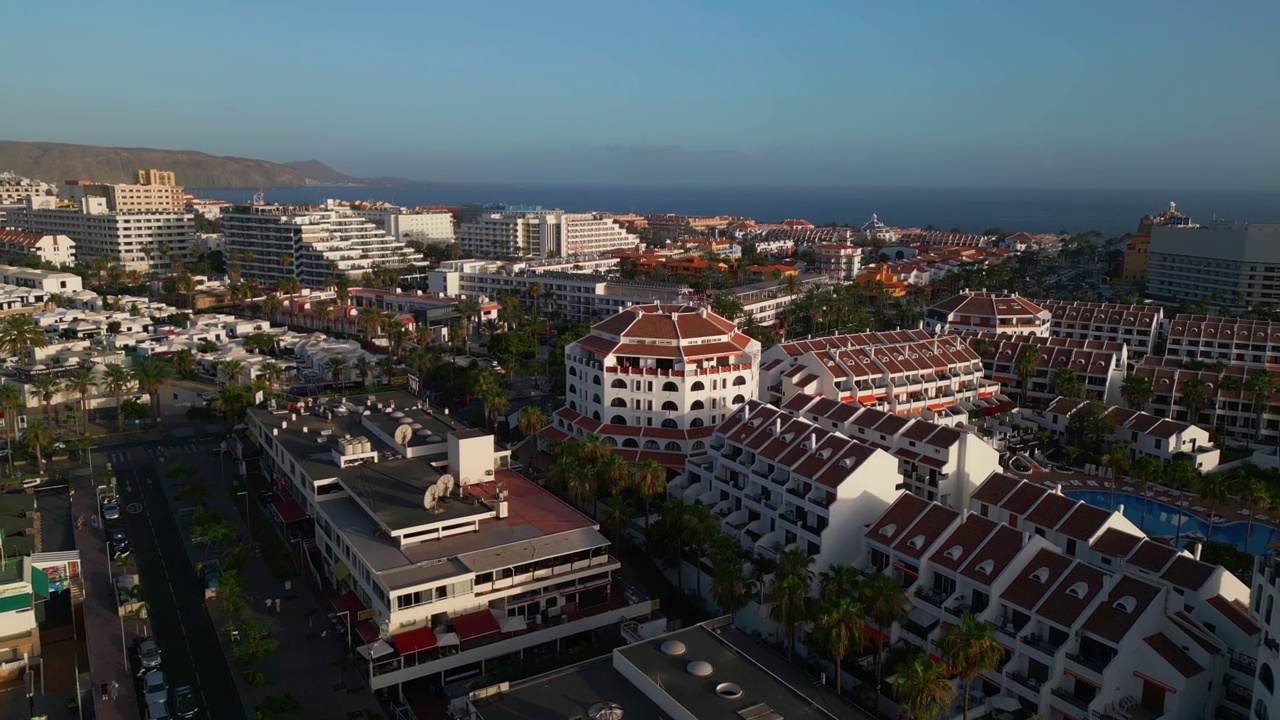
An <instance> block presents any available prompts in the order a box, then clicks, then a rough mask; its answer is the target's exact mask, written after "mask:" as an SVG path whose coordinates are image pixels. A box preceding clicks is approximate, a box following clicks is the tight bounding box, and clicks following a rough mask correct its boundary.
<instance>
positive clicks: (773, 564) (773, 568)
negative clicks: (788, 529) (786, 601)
mask: <svg viewBox="0 0 1280 720" xmlns="http://www.w3.org/2000/svg"><path fill="white" fill-rule="evenodd" d="M748 560H750V562H751V580H752V581H753V582H754V583H755V584H756V592H757V593H759V598H758V599H757V600H756V602H758V603H760V604H761V605H764V588H765V585H766V584H767V581H768V579H769V578H770V577H771V576H772V575H773V574H774V573H776V572H777V571H778V561H777V560H776V559H774V557H773V556H772V555H767V554H765V553H755V554H754V555H751V556H750V557H749V558H748Z"/></svg>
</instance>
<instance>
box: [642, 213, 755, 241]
mask: <svg viewBox="0 0 1280 720" xmlns="http://www.w3.org/2000/svg"><path fill="white" fill-rule="evenodd" d="M745 219H746V218H739V217H731V216H729V215H712V216H699V215H679V214H676V213H657V214H653V215H645V216H644V220H645V223H646V226H647V227H648V228H649V229H650V230H652V231H653V232H655V233H657V234H658V235H660V236H662V237H663V238H666V239H667V240H678V239H680V238H681V237H685V236H689V235H706V234H708V233H713V232H716V231H717V230H726V229H727V228H728V227H729V226H730V225H733V224H735V223H738V222H741V221H743V220H745Z"/></svg>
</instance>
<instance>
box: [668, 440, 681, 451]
mask: <svg viewBox="0 0 1280 720" xmlns="http://www.w3.org/2000/svg"><path fill="white" fill-rule="evenodd" d="M666 449H667V450H669V451H671V452H680V443H678V442H676V441H675V440H668V441H667V448H666Z"/></svg>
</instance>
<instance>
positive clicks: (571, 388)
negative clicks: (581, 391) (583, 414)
mask: <svg viewBox="0 0 1280 720" xmlns="http://www.w3.org/2000/svg"><path fill="white" fill-rule="evenodd" d="M569 394H570V395H577V394H578V386H577V385H570V386H569Z"/></svg>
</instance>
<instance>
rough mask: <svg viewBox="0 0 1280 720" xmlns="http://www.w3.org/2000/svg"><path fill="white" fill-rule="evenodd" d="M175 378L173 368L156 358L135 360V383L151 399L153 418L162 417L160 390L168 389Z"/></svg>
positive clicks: (148, 357) (149, 357)
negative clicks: (171, 380) (170, 381)
mask: <svg viewBox="0 0 1280 720" xmlns="http://www.w3.org/2000/svg"><path fill="white" fill-rule="evenodd" d="M172 377H173V368H172V367H170V365H169V364H168V363H166V362H165V361H164V360H161V359H160V358H158V357H155V356H147V357H143V358H135V359H134V361H133V381H134V382H135V383H137V385H138V387H139V388H141V389H142V391H143V392H145V393H147V395H149V396H150V398H151V416H152V417H154V418H156V419H159V417H160V388H162V387H167V386H168V384H169V380H170V379H171V378H172Z"/></svg>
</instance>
